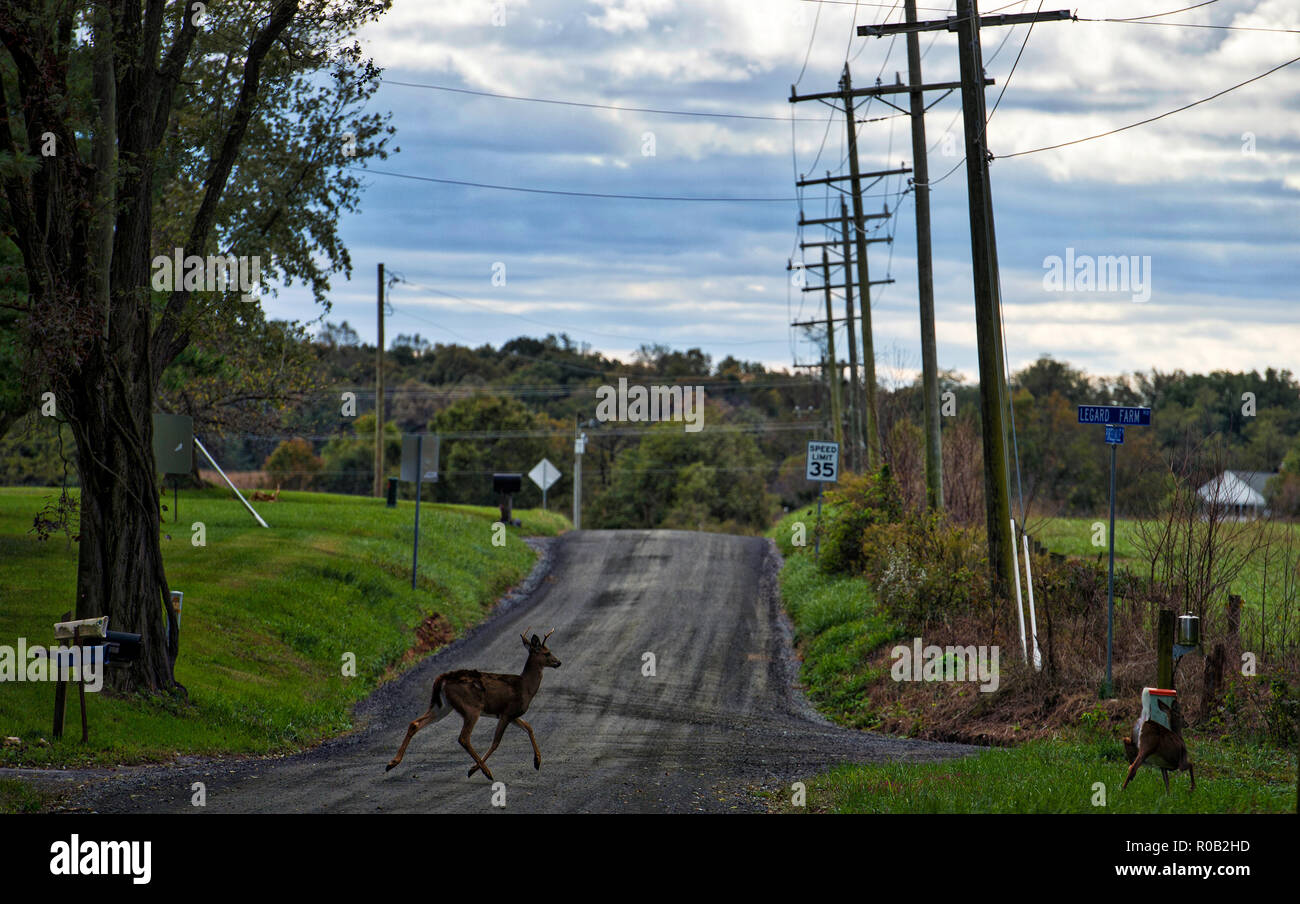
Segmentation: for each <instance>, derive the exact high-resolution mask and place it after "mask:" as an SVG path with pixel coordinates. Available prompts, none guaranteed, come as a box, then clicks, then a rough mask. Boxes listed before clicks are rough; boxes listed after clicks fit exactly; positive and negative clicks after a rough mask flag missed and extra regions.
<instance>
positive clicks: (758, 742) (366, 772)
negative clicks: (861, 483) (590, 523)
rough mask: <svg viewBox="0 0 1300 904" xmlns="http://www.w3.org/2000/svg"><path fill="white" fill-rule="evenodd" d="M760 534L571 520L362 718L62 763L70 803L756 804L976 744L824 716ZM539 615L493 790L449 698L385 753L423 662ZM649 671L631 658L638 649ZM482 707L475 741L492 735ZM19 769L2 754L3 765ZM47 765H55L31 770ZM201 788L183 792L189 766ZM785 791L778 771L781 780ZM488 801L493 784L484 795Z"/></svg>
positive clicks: (411, 713) (473, 648)
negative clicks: (303, 732) (247, 750)
mask: <svg viewBox="0 0 1300 904" xmlns="http://www.w3.org/2000/svg"><path fill="white" fill-rule="evenodd" d="M779 564H780V563H779V558H778V555H777V553H776V551H775V548H774V547H773V546H772V544H771V543H770V542H769V541H766V540H762V539H758V538H753V537H737V536H729V535H722V534H706V533H694V532H685V531H658V530H656V531H577V532H571V533H569V534H566V535H564V536H563V537H560V538H559V539H557V540H554V541H552V542H550V544H549V546H548V548H547V550H546V555H545V556H544V560H543V564H542V566H541V567H542V568H549V571H548V572H546V573H544V574H543V573H536V574H535V575H534V578H533V585H534V586H535V587H536V589H534V590H532V592H531V593H527V594H526V595H518V598H516V599H514V600H510V601H507V603H505V604H503V605H502V606H500V607H499V608H498V609H497V611H496V612H495V613H494V614H493V615H492V616H491V617H490V618H489V619H488V620H487V621H485V622H484V623H483V624H482V625H480V626H479V627H478V628H476V629H475V630H473V631H472V632H470V633H469V634H467V635H466V636H465V637H464V638H462V639H461V640H459V641H457V642H456V643H454V644H452V645H450V646H448V647H446V648H444V649H443V650H441V651H440V652H439V653H438V654H436V655H434V656H431V657H429V658H428V659H426V660H425V661H423V662H422V663H420V664H419V665H418V666H417V667H415V668H414V669H411V670H410V671H409V672H407V673H406V674H405V675H403V676H402V677H401V678H400V679H399V680H397V681H394V682H391V683H389V684H387V685H385V686H384V687H381V688H380V689H379V690H377V691H376V692H375V694H374V695H373V696H371V697H370V698H369V699H367V700H366V701H365V702H364V703H362V704H361V705H360V706H359V707H358V709H357V712H356V722H357V729H356V730H354V731H353V732H351V733H350V734H348V735H346V736H345V737H341V738H338V739H335V740H332V741H329V742H327V743H325V744H322V745H320V746H318V747H316V748H314V749H312V750H310V751H307V752H305V753H302V754H297V755H293V756H287V757H279V758H272V759H260V758H259V759H220V760H194V759H191V760H188V761H182V762H180V763H176V764H171V765H167V766H151V767H140V768H133V769H120V770H116V771H114V772H112V773H108V774H107V775H108V776H109V777H107V778H105V777H103V775H102V774H101V775H100V776H95V775H92V774H91V771H89V770H87V771H85V772H84V773H69V774H67V775H65V776H63V779H64V780H66V781H67V782H68V783H70V784H73V785H75V786H76V787H77V790H76V792H75V793H74V794H73V795H72V796H71V797H70V799H69V804H70V806H71V807H73V808H76V809H94V810H98V811H100V812H190V813H213V812H258V813H261V812H318V811H326V812H369V813H374V812H416V813H427V812H507V813H509V812H514V813H530V812H693V811H697V810H703V811H712V812H716V811H736V810H739V811H746V810H757V809H762V808H763V804H762V802H761V799H760V798H759V797H758V796H757V795H756V794H755V793H754V792H755V791H757V790H760V789H767V790H773V791H777V790H785V789H788V788H789V785H790V783H791V782H793V781H797V780H800V779H806V778H808V777H809V776H811V775H813V774H815V773H817V772H819V771H823V770H824V769H826V768H827V767H829V766H831V765H833V764H835V763H839V762H843V761H846V760H851V761H860V762H883V761H900V760H903V761H925V760H936V759H944V758H949V757H953V756H961V755H964V754H967V753H970V752H972V748H968V747H962V746H960V745H955V744H937V743H930V742H924V741H914V740H908V739H902V738H894V737H889V736H884V735H877V734H872V733H869V732H860V731H851V730H847V729H842V728H838V727H836V726H834V725H831V724H830V723H828V722H826V721H825V720H824V719H822V718H821V717H819V716H818V715H817V714H816V713H814V712H813V711H812V710H811V708H810V707H809V706H808V704H807V702H806V701H805V699H804V698H803V695H802V694H801V693H800V692H799V691H798V690H797V689H796V688H795V687H794V686H793V685H794V679H795V675H796V668H797V663H796V662H795V661H794V659H793V656H792V653H791V649H790V639H789V631H788V624H787V622H786V621H785V618H784V616H783V614H782V612H781V608H780V603H779V600H778V598H777V593H776V573H777V571H778V569H779ZM528 628H531V629H532V631H533V632H535V633H544V632H545V631H547V630H550V629H551V628H554V629H555V634H554V635H553V636H552V637H551V639H550V648H551V650H552V651H553V652H554V653H555V654H556V656H558V657H559V658H560V660H561V661H562V662H563V665H562V667H560V668H559V669H547V670H546V672H545V675H544V678H543V681H542V686H541V690H540V691H539V692H538V694H537V696H536V697H535V698H534V700H533V702H532V706H531V708H530V709H529V711H528V714H527V719H528V721H529V722H531V723H532V726H533V729H534V731H535V732H536V734H537V741H538V744H539V746H540V747H541V751H542V768H541V770H540V771H534V769H533V764H532V751H531V748H530V747H529V743H528V736H527V735H526V734H525V733H524V732H523V731H521V730H519V729H518V728H515V727H513V726H512V727H510V728H509V729H507V731H506V735H505V738H504V739H503V741H502V743H501V746H500V748H498V750H497V751H496V753H494V754H493V755H492V758H491V759H490V760H489V761H488V762H489V765H490V766H491V767H492V771H493V773H494V775H495V777H496V779H497V780H498V781H499V782H504V784H505V806H504V807H495V806H493V788H492V785H491V784H490V783H489V782H488V781H487V780H486V779H484V778H483V776H482V775H478V774H476V775H475V776H474V777H473V778H467V777H466V775H465V773H466V770H467V769H468V768H469V767H470V766H471V765H472V760H470V758H469V756H468V755H467V754H466V753H465V751H464V750H462V749H461V748H460V746H459V745H458V744H457V743H456V734H457V732H458V731H459V728H460V719H459V718H458V717H457V716H455V715H454V714H453V715H452V716H450V717H449V718H447V719H444V720H443V721H441V722H438V723H436V724H433V725H430V726H429V727H427V728H425V729H424V730H423V731H421V732H420V733H419V734H418V735H416V737H415V739H414V740H413V741H412V743H411V746H410V749H409V750H408V751H407V753H406V758H405V760H404V762H403V763H402V764H401V765H400V766H398V767H397V768H396V769H394V770H393V771H392V772H388V773H385V771H384V766H385V764H386V763H387V762H388V760H389V759H390V758H391V757H392V755H393V753H394V752H395V751H396V749H397V746H398V744H399V743H400V742H401V740H402V737H403V735H404V733H405V730H406V726H407V724H408V723H409V722H410V721H411V719H413V718H415V717H416V716H418V715H420V714H421V713H422V712H424V710H425V708H426V707H427V705H428V701H429V693H430V688H431V686H432V682H433V678H434V677H435V676H436V675H438V674H439V673H440V672H444V671H448V670H451V669H459V668H479V669H483V670H485V671H502V672H517V671H519V670H520V669H521V668H522V667H523V664H524V660H525V658H526V654H525V651H524V649H523V646H522V644H521V643H520V640H519V634H520V632H522V631H524V630H525V629H528ZM647 653H652V654H653V655H654V668H655V674H654V675H653V676H647V675H645V674H643V671H644V669H645V666H646V659H645V654H647ZM495 725H496V720H495V719H494V718H491V717H485V718H484V719H482V720H480V722H479V724H478V726H477V728H476V731H475V735H474V745H475V748H476V749H477V750H478V751H479V753H480V754H482V753H484V752H486V750H487V748H488V747H489V746H490V744H491V740H492V731H493V729H494V728H495ZM13 771H14V772H16V770H13ZM45 778H46V780H47V781H48V780H51V779H54V778H55V776H54V775H49V774H47V776H46V777H45ZM195 781H201V782H203V783H204V784H205V786H206V792H207V805H206V806H205V807H202V808H200V807H195V806H193V805H192V804H191V794H192V791H191V790H190V788H191V783H193V782H195ZM785 793H788V790H785ZM498 800H499V795H498Z"/></svg>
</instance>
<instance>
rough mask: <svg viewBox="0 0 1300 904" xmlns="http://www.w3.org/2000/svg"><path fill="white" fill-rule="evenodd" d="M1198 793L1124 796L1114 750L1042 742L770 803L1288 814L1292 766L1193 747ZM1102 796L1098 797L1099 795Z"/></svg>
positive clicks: (1263, 756) (1131, 789) (856, 768)
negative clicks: (801, 799)
mask: <svg viewBox="0 0 1300 904" xmlns="http://www.w3.org/2000/svg"><path fill="white" fill-rule="evenodd" d="M1188 747H1189V750H1190V751H1191V753H1192V759H1193V762H1194V764H1195V769H1196V779H1197V781H1196V790H1195V791H1194V792H1190V793H1189V791H1188V785H1189V782H1188V779H1187V774H1186V773H1176V774H1171V775H1170V777H1169V788H1170V791H1169V793H1168V794H1165V786H1164V782H1163V781H1161V779H1160V771H1159V770H1158V769H1146V768H1143V769H1140V770H1138V774H1137V775H1136V776H1135V777H1134V779H1133V781H1132V782H1131V783H1130V784H1129V786H1128V788H1127V789H1126V790H1124V791H1121V790H1120V785H1122V784H1123V783H1124V776H1125V775H1126V769H1127V764H1125V762H1124V753H1123V750H1122V749H1121V748H1120V747H1119V745H1118V744H1116V743H1115V742H1114V741H1110V740H1106V739H1102V740H1095V741H1087V740H1039V741H1029V742H1026V743H1024V744H1022V745H1020V746H1018V747H1014V748H993V749H990V750H986V751H984V752H983V753H980V754H977V755H975V756H973V757H968V758H965V759H960V760H952V761H949V762H944V763H928V764H923V765H912V764H887V765H880V766H861V765H848V766H841V767H839V768H836V769H833V770H831V771H830V772H828V773H826V774H824V775H819V776H817V777H816V778H814V779H813V780H812V781H811V782H809V783H807V801H806V806H805V807H796V806H792V805H791V799H790V795H788V794H787V795H785V796H783V797H780V798H778V797H776V796H773V797H772V798H771V799H770V805H771V807H772V809H773V810H774V811H776V812H782V813H801V812H812V813H1293V812H1295V805H1296V801H1295V756H1294V754H1293V753H1290V752H1288V751H1285V750H1279V749H1277V748H1274V747H1234V746H1231V745H1227V744H1223V743H1211V742H1208V741H1205V740H1198V739H1196V738H1195V737H1194V736H1191V737H1189V739H1188ZM1099 784H1100V785H1101V786H1102V787H1101V788H1099V787H1098V785H1099Z"/></svg>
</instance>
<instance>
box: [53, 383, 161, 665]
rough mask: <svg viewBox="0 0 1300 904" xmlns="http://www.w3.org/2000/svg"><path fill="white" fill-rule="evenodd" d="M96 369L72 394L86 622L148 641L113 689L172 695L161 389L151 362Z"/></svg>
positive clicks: (80, 596)
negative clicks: (157, 421) (156, 418)
mask: <svg viewBox="0 0 1300 904" xmlns="http://www.w3.org/2000/svg"><path fill="white" fill-rule="evenodd" d="M92 370H97V371H98V373H97V375H96V377H94V378H91V379H89V380H87V381H84V382H83V383H82V384H81V385H80V386H78V387H76V388H74V389H73V390H72V391H73V393H74V394H75V400H74V405H75V415H74V416H73V417H72V418H70V420H71V422H72V430H73V435H74V437H75V439H76V443H77V461H78V465H79V468H80V473H81V485H82V491H81V544H80V546H81V549H80V555H79V557H78V560H77V617H78V618H91V617H95V616H100V615H107V616H108V626H109V630H112V631H129V632H132V633H135V634H139V635H140V636H141V653H140V659H139V661H137V662H136V663H134V664H133V665H131V666H130V668H129V669H122V670H119V669H114V670H113V671H111V672H110V673H109V676H110V679H111V681H112V684H113V686H115V687H116V688H118V689H119V690H136V689H148V690H166V689H168V688H171V687H172V686H173V685H174V684H175V679H174V676H173V673H172V666H173V663H174V662H175V654H176V630H175V625H174V624H169V623H170V622H172V621H174V616H173V615H172V612H171V607H170V605H167V601H168V598H169V590H168V586H167V578H166V576H165V574H164V572H163V565H162V549H161V545H160V542H161V541H160V528H161V525H160V511H159V501H160V500H159V491H158V485H157V482H156V478H155V474H156V472H155V465H154V457H153V418H152V415H151V414H150V412H152V411H153V384H152V381H151V379H150V377H149V367H148V365H147V360H141V359H137V363H133V364H132V365H131V367H130V370H131V371H135V372H134V373H132V372H127V373H122V372H121V370H120V369H119V368H114V367H107V368H102V369H96V368H92ZM169 628H170V630H169ZM169 637H170V639H171V642H170V644H169V643H168V639H169Z"/></svg>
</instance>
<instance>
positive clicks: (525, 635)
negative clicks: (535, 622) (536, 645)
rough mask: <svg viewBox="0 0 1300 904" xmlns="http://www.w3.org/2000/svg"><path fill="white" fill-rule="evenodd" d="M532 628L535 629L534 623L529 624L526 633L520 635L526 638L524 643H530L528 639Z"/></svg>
mask: <svg viewBox="0 0 1300 904" xmlns="http://www.w3.org/2000/svg"><path fill="white" fill-rule="evenodd" d="M532 629H533V626H532V625H529V626H528V627H527V628H526V629H525V630H524V633H523V634H520V635H519V636H520V637H522V638H523V639H524V643H528V642H529V641H528V632H529V631H531V630H532Z"/></svg>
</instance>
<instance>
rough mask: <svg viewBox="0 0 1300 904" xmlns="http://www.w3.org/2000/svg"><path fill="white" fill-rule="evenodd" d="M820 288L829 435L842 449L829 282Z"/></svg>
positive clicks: (826, 273)
mask: <svg viewBox="0 0 1300 904" xmlns="http://www.w3.org/2000/svg"><path fill="white" fill-rule="evenodd" d="M822 274H823V276H829V275H830V266H829V261H827V259H826V249H825V248H823V249H822ZM822 288H823V289H824V290H825V291H826V373H827V375H828V379H829V381H830V384H831V386H830V389H831V435H832V436H833V437H834V439H835V442H836V443H838V444H839V446H840V448H841V449H842V448H844V432H843V428H842V427H841V419H842V417H843V414H842V412H843V410H844V408H843V405H842V404H841V402H840V362H839V360H838V359H837V358H836V357H835V312H834V310H832V308H831V281H830V280H829V279H823V280H822Z"/></svg>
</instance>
